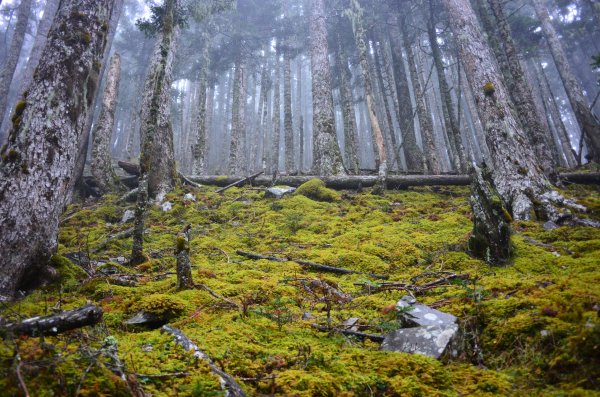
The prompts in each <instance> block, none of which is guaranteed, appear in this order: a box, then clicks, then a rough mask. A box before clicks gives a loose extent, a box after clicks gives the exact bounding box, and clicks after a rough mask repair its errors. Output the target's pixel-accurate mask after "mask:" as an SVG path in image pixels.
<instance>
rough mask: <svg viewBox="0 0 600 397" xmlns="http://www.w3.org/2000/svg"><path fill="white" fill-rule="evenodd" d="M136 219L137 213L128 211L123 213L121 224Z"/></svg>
mask: <svg viewBox="0 0 600 397" xmlns="http://www.w3.org/2000/svg"><path fill="white" fill-rule="evenodd" d="M134 218H135V211H133V210H127V211H125V212H124V213H123V217H122V218H121V223H127V222H129V221H132V220H133V219H134Z"/></svg>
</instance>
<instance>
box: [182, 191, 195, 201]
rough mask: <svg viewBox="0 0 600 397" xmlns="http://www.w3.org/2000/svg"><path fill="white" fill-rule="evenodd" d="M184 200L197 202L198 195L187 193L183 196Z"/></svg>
mask: <svg viewBox="0 0 600 397" xmlns="http://www.w3.org/2000/svg"><path fill="white" fill-rule="evenodd" d="M183 201H186V202H188V203H189V202H195V201H196V196H194V195H193V194H192V193H187V194H186V195H185V196H183Z"/></svg>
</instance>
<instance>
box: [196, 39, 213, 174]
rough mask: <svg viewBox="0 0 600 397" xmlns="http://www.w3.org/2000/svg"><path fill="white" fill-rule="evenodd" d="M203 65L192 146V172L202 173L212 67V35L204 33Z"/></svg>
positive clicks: (203, 169) (203, 170)
mask: <svg viewBox="0 0 600 397" xmlns="http://www.w3.org/2000/svg"><path fill="white" fill-rule="evenodd" d="M202 40H203V42H202V52H201V57H202V66H201V68H200V86H199V87H198V121H197V131H198V136H197V137H196V143H195V144H194V145H193V147H192V154H193V155H192V173H193V174H194V175H202V174H204V173H205V172H206V141H207V134H208V132H207V129H206V90H207V88H208V73H209V68H210V53H209V50H210V36H209V34H208V32H206V31H203V34H202Z"/></svg>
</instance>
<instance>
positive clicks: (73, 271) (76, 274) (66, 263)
mask: <svg viewBox="0 0 600 397" xmlns="http://www.w3.org/2000/svg"><path fill="white" fill-rule="evenodd" d="M50 265H51V266H52V267H53V268H55V269H56V270H57V271H58V274H59V277H60V282H61V283H62V284H64V285H65V286H67V287H69V288H72V287H75V286H77V285H78V284H79V281H80V280H82V279H83V278H85V277H87V273H86V272H85V271H83V269H82V268H81V267H79V266H77V265H76V264H74V263H73V262H71V261H70V260H69V259H67V258H65V257H64V256H61V255H53V256H52V257H51V258H50Z"/></svg>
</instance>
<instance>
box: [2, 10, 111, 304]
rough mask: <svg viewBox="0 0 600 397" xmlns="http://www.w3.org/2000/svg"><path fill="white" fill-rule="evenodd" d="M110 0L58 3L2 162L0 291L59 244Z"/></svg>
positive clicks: (9, 291) (27, 280)
mask: <svg viewBox="0 0 600 397" xmlns="http://www.w3.org/2000/svg"><path fill="white" fill-rule="evenodd" d="M113 3H114V0H63V1H62V2H61V7H60V9H59V12H58V14H57V17H56V19H55V22H54V24H53V28H52V29H51V33H50V36H49V37H48V41H47V44H46V48H45V49H44V52H43V53H42V56H41V59H40V63H39V65H38V70H37V73H35V75H34V78H33V82H32V84H31V86H30V88H29V90H28V93H27V96H26V97H25V99H24V101H22V102H20V103H19V104H18V105H17V109H16V113H15V115H14V117H13V125H12V129H11V131H10V133H9V138H8V143H7V145H6V146H5V147H4V148H3V150H2V152H1V154H2V162H1V164H0V229H1V230H2V233H1V234H0V258H2V260H1V261H0V294H1V295H4V296H6V297H9V298H10V297H14V296H15V295H16V294H17V292H18V291H19V290H20V289H24V288H27V287H28V286H32V285H34V284H35V282H36V281H37V279H38V278H39V277H40V275H41V274H42V272H40V270H41V269H42V268H43V267H44V266H45V265H46V264H47V263H48V260H49V259H50V256H51V255H52V254H53V253H54V252H55V250H56V247H57V235H58V224H59V216H60V214H61V212H62V210H63V208H64V207H65V205H66V204H67V201H68V198H69V182H70V180H71V179H72V178H73V176H74V175H73V174H74V166H75V160H76V158H75V157H76V156H75V155H76V153H77V148H78V146H79V144H80V143H81V141H82V140H83V138H84V134H85V130H84V125H85V120H86V119H87V116H88V113H89V112H90V111H92V105H93V101H94V98H95V95H96V91H97V88H98V75H99V72H100V70H99V66H98V65H99V64H100V62H101V60H102V56H103V53H104V48H105V46H106V36H107V24H108V20H109V19H110V17H111V13H112V12H113Z"/></svg>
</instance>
